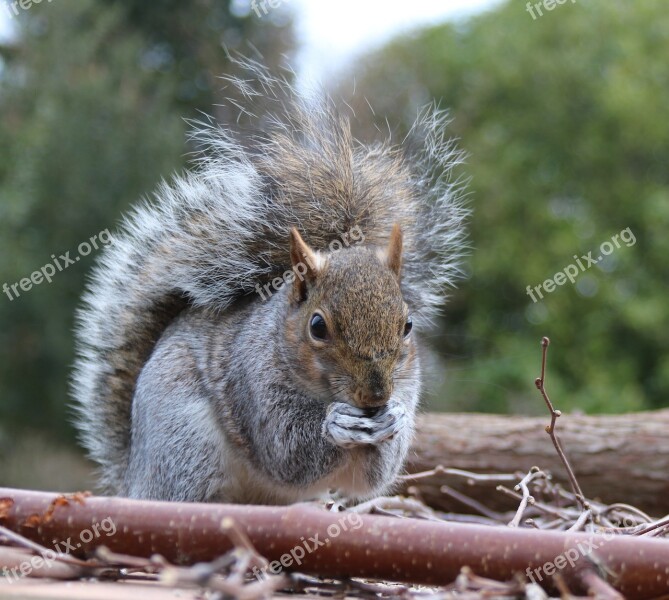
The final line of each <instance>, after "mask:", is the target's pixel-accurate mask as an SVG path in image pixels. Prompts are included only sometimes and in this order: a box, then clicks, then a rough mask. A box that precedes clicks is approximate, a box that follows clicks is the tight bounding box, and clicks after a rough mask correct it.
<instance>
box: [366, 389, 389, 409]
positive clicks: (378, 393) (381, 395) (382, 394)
mask: <svg viewBox="0 0 669 600" xmlns="http://www.w3.org/2000/svg"><path fill="white" fill-rule="evenodd" d="M359 397H360V405H361V406H362V408H375V407H378V406H383V405H384V404H387V403H388V399H389V398H390V393H389V391H388V390H385V389H381V388H377V389H374V390H367V391H364V392H362V393H361V394H360V396H359Z"/></svg>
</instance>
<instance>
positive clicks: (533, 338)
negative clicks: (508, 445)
mask: <svg viewBox="0 0 669 600" xmlns="http://www.w3.org/2000/svg"><path fill="white" fill-rule="evenodd" d="M666 9H667V7H666V3H664V2H663V1H662V0H637V1H635V2H627V1H626V0H590V1H588V2H578V3H575V4H572V3H567V4H565V5H562V6H557V8H556V10H554V11H552V12H547V11H544V15H543V17H540V18H537V19H536V20H533V19H532V17H531V16H530V15H529V13H528V12H526V10H525V3H524V2H517V1H516V0H514V1H509V2H506V3H504V4H503V5H501V6H499V7H497V8H496V9H494V10H492V11H490V12H488V13H484V14H482V15H479V16H477V17H475V18H473V19H470V20H468V21H465V22H459V23H455V24H447V25H442V26H438V27H433V28H431V29H428V30H424V31H419V32H416V33H414V34H410V35H406V36H405V37H403V38H400V39H398V40H396V41H394V42H392V43H390V44H389V45H388V46H387V47H384V48H382V49H381V50H379V51H377V52H375V53H374V54H372V55H371V56H369V57H368V58H367V59H366V60H364V61H363V62H362V64H358V65H357V66H356V87H357V92H356V96H357V97H358V99H357V100H355V99H354V100H352V102H354V104H355V103H356V102H357V104H355V106H356V108H359V109H360V111H361V112H363V111H364V101H363V100H361V98H362V97H367V98H369V99H370V101H371V102H372V104H373V106H374V109H375V111H376V114H377V115H378V116H379V117H378V118H379V120H380V123H378V124H377V125H378V126H380V127H386V125H385V119H386V118H387V119H388V122H390V123H391V124H395V123H401V124H402V125H401V126H400V127H399V131H398V133H399V134H401V133H403V132H404V131H406V129H407V127H408V126H409V125H410V123H411V121H412V119H413V118H414V117H415V114H416V107H417V106H420V105H421V104H425V103H427V102H430V101H431V100H436V101H437V102H438V103H439V104H440V105H441V106H442V107H446V108H449V109H450V111H451V115H452V117H453V122H452V124H451V126H450V132H451V133H452V134H453V135H454V136H456V137H458V138H460V145H461V147H462V148H464V149H465V150H466V151H467V152H468V153H469V159H468V161H467V164H466V166H465V167H464V173H466V175H469V176H471V186H470V190H471V192H472V196H471V206H472V208H473V210H474V215H473V218H472V221H471V233H472V246H473V252H472V255H471V260H470V262H469V266H468V270H469V272H470V274H471V279H469V280H468V281H467V282H466V283H464V284H462V285H461V289H460V290H459V291H458V292H457V293H456V294H455V295H454V297H453V301H452V302H451V303H450V304H449V306H448V308H447V317H446V319H445V320H444V322H443V330H441V331H436V332H435V334H434V341H435V342H436V343H437V345H438V347H439V348H440V349H441V351H442V352H443V354H444V355H446V356H447V357H448V358H449V361H448V364H449V366H450V368H449V369H448V371H447V378H446V382H445V383H444V385H443V388H442V389H441V392H440V394H439V395H438V397H437V398H436V399H434V400H433V403H434V405H435V406H438V407H441V408H458V409H467V410H487V411H507V410H522V411H525V412H528V411H534V410H542V409H543V407H542V405H541V400H540V398H539V396H538V395H537V392H536V390H535V389H534V386H533V380H534V378H535V377H537V376H538V374H539V365H540V356H541V353H540V345H539V341H540V339H541V336H542V335H547V336H549V337H550V338H551V340H552V346H551V351H550V353H549V375H548V377H549V379H548V382H549V389H550V390H552V392H553V395H554V396H555V400H556V402H557V404H558V406H560V407H561V408H563V409H565V408H568V409H582V410H587V411H612V412H617V411H626V410H632V409H641V408H651V407H658V406H665V405H667V404H669V302H667V281H668V277H669V260H668V257H669V235H668V232H669V168H668V164H667V162H668V159H669V121H668V120H667V111H668V110H669V69H667V60H668V58H669V13H668V12H667V10H666ZM345 85H346V83H345V82H343V83H342V87H345ZM381 118H382V119H383V120H382V121H381ZM361 120H362V121H364V119H361ZM628 227H629V228H630V229H631V231H632V233H633V234H634V236H635V237H636V240H637V241H636V243H635V244H633V245H631V246H630V247H627V245H626V244H624V243H623V244H622V245H621V248H619V249H616V250H615V251H614V252H613V253H612V254H611V255H610V256H609V257H608V258H606V259H605V260H604V261H602V262H601V263H600V264H599V265H597V266H592V267H590V268H589V269H588V270H587V271H586V272H583V273H581V274H580V275H579V277H578V278H577V280H576V284H575V285H572V284H571V283H570V282H569V281H567V282H566V284H564V285H562V286H561V287H557V288H556V289H555V291H553V292H552V293H549V294H545V293H544V299H543V300H541V301H539V302H537V303H536V304H535V303H533V302H532V300H531V299H530V297H529V296H528V294H527V292H526V288H527V286H528V285H529V286H531V287H534V286H537V285H539V284H541V283H542V282H544V281H545V280H547V279H549V278H552V277H553V276H554V275H555V273H557V272H558V271H561V270H562V269H564V268H565V267H567V266H568V265H569V264H571V263H574V262H575V260H574V258H573V257H574V255H578V256H581V255H583V254H587V253H588V252H589V251H593V254H592V256H593V257H595V258H596V257H598V255H599V246H600V244H602V243H603V242H606V241H607V240H610V238H611V237H612V236H613V235H615V234H618V233H619V232H620V231H621V230H623V229H625V228H628ZM628 239H629V238H628ZM582 262H583V261H582ZM535 297H537V299H538V296H536V294H535Z"/></svg>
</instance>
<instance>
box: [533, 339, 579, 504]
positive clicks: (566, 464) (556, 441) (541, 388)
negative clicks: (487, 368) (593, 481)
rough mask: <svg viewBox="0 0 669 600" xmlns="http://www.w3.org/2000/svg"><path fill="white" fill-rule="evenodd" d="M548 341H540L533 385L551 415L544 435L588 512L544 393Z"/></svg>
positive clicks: (558, 412)
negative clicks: (539, 372) (548, 437)
mask: <svg viewBox="0 0 669 600" xmlns="http://www.w3.org/2000/svg"><path fill="white" fill-rule="evenodd" d="M550 343H551V342H550V340H549V339H548V338H547V337H543V338H542V339H541V349H542V351H541V377H538V378H537V379H536V380H535V381H534V385H536V386H537V389H538V390H539V392H540V393H541V396H542V397H543V399H544V400H545V402H546V406H547V407H548V410H549V411H550V413H551V424H550V425H548V426H547V427H546V433H548V435H549V436H550V438H551V441H552V442H553V446H555V450H556V451H557V453H558V456H559V457H560V460H561V461H562V464H563V465H564V467H565V469H566V470H567V475H568V477H569V482H570V483H571V487H572V489H573V490H574V495H575V496H576V499H577V500H578V503H579V504H580V505H581V507H582V508H583V510H584V511H585V510H588V508H590V507H589V505H588V503H587V501H586V499H585V496H584V495H583V492H582V491H581V486H580V485H579V484H578V481H577V479H576V475H574V471H573V470H572V468H571V465H570V464H569V461H568V460H567V456H566V454H565V453H564V451H563V450H562V445H561V444H560V440H559V439H558V436H557V434H556V433H555V424H556V421H557V419H558V417H559V416H560V415H561V414H562V413H561V412H560V411H559V410H556V409H555V408H554V407H553V403H552V402H551V401H550V398H549V397H548V394H547V393H546V387H545V386H546V355H547V354H548V345H549V344H550Z"/></svg>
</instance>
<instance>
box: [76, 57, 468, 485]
mask: <svg viewBox="0 0 669 600" xmlns="http://www.w3.org/2000/svg"><path fill="white" fill-rule="evenodd" d="M254 76H255V78H256V80H257V81H258V82H259V83H260V86H261V87H262V89H263V93H264V94H265V95H266V97H267V96H269V97H270V98H271V99H273V100H274V101H275V102H276V103H277V106H279V107H280V108H279V109H278V110H277V114H273V115H265V116H264V117H262V119H260V118H259V119H258V120H259V121H262V123H263V125H262V127H261V131H260V132H259V133H256V134H254V135H250V134H249V135H248V136H245V137H244V138H243V139H242V137H241V136H239V135H235V134H233V133H231V132H229V131H228V130H226V129H224V128H221V127H218V126H212V125H207V126H201V127H200V128H199V129H198V130H197V131H196V132H195V139H196V141H198V142H199V143H200V144H201V145H202V147H203V148H204V150H203V151H202V152H201V153H200V155H199V157H198V158H197V160H196V164H195V167H194V169H193V170H192V171H190V172H188V173H186V174H185V175H179V176H175V177H174V179H173V180H172V182H171V183H166V182H163V183H162V184H161V185H160V186H159V188H158V190H157V191H156V192H155V194H154V196H153V198H152V199H151V200H149V201H146V202H144V203H143V204H142V205H140V206H139V207H137V208H135V210H134V211H133V212H132V214H130V216H128V217H127V218H126V220H125V222H124V224H123V227H122V229H121V231H120V232H119V233H117V234H116V235H115V236H114V244H113V245H111V246H110V247H109V248H107V249H106V250H105V252H104V254H103V255H102V256H101V258H100V260H99V262H98V264H97V266H96V268H95V270H94V272H93V275H92V279H91V281H90V284H89V286H88V289H87V291H86V294H85V296H84V301H83V305H82V307H81V309H80V310H79V312H78V328H77V343H78V360H77V363H76V370H75V376H74V382H73V394H74V397H75V400H76V407H77V412H78V422H77V424H78V427H79V429H80V431H81V433H82V440H83V443H84V445H85V446H86V448H87V449H88V451H89V453H90V456H91V458H92V459H93V460H95V461H96V462H97V463H98V464H99V465H100V466H101V470H102V482H103V485H104V486H105V487H106V488H107V490H108V491H112V492H113V491H115V490H117V489H118V487H119V482H120V481H121V480H122V477H123V473H124V471H125V468H126V465H127V461H128V449H129V442H130V439H129V437H130V417H131V406H132V398H133V394H134V390H135V385H136V382H137V378H138V376H139V373H140V371H141V369H142V367H143V365H144V364H145V363H146V361H147V359H148V357H149V356H150V354H151V352H152V350H153V348H154V346H155V344H156V342H157V340H158V339H159V337H160V335H161V333H162V332H163V331H164V329H165V328H166V327H167V326H168V325H169V323H170V322H171V321H172V320H173V319H174V318H175V317H176V316H177V315H178V314H179V313H180V312H181V311H183V310H184V308H186V307H187V306H200V307H212V308H215V309H218V310H225V309H226V307H229V306H230V305H231V303H234V302H235V301H236V300H238V299H239V298H240V297H242V296H245V295H248V294H253V293H255V290H256V286H257V285H258V284H260V285H261V286H262V285H263V284H264V283H266V282H268V281H271V280H272V279H273V278H275V277H280V276H281V275H282V274H283V273H284V272H285V271H286V270H288V269H290V268H291V260H290V255H289V249H288V245H287V243H286V240H287V239H288V234H289V231H290V229H291V228H292V227H297V228H298V229H299V231H300V233H301V234H302V236H303V238H304V240H305V241H306V242H307V243H308V244H309V246H311V247H312V248H314V249H316V250H318V249H325V248H327V247H328V245H329V244H330V243H331V242H332V241H333V240H336V239H341V235H342V234H343V233H345V232H349V231H350V230H351V229H353V228H358V229H359V230H360V231H361V232H362V234H363V235H364V239H365V243H366V244H370V245H377V244H378V245H381V244H384V245H385V243H386V241H387V237H388V234H389V232H390V230H391V229H392V226H393V224H395V223H399V224H400V225H401V228H402V231H403V233H404V264H403V275H402V293H403V296H404V298H405V300H406V302H407V304H408V305H409V307H410V309H411V312H412V315H413V321H414V324H415V327H416V328H417V329H418V330H420V329H421V328H423V329H424V328H425V326H426V325H427V324H428V323H429V321H430V320H431V318H432V317H433V316H434V315H435V314H436V312H437V311H438V309H439V308H440V306H441V304H442V303H443V301H444V295H445V291H446V289H447V288H448V287H449V286H450V285H451V284H452V283H453V281H454V280H455V279H457V277H458V275H459V260H460V258H461V256H462V250H463V219H464V216H465V212H466V211H465V210H464V209H463V208H462V205H461V203H460V201H459V194H458V191H459V186H458V184H457V182H456V183H453V182H452V181H451V179H450V169H451V168H452V166H453V165H454V164H456V163H457V162H458V161H459V159H460V155H459V154H458V153H457V152H455V151H454V150H453V147H452V145H451V144H450V143H449V142H448V141H447V140H446V139H445V138H444V131H443V127H444V125H445V121H446V119H445V116H444V114H443V113H442V112H440V111H438V110H434V109H431V110H426V111H424V112H423V113H422V114H421V115H419V118H418V120H417V121H416V124H415V126H414V129H413V131H412V136H413V138H415V139H416V140H419V141H420V144H421V149H420V150H419V151H418V152H417V153H415V154H413V155H407V154H405V153H404V152H403V150H402V149H401V148H398V147H396V146H394V145H393V144H392V142H391V141H390V140H388V141H386V142H385V143H378V144H374V145H364V144H361V143H358V142H356V141H355V140H354V139H353V138H352V135H351V131H350V127H349V123H348V120H347V119H346V118H345V117H344V116H342V115H341V114H340V113H339V112H338V110H337V108H336V107H335V104H334V103H333V101H332V100H331V99H329V98H323V99H321V100H319V101H312V102H310V101H308V100H307V99H305V98H303V97H301V96H300V95H299V94H298V93H296V92H295V91H294V90H293V89H292V88H291V87H290V86H289V85H288V84H287V83H286V82H285V81H283V80H277V79H273V78H271V77H269V76H268V75H267V74H266V73H265V72H264V71H262V70H256V71H255V72H254ZM236 85H237V86H238V88H239V89H240V90H241V91H242V92H248V93H247V100H248V102H249V106H251V105H252V104H253V98H254V96H255V95H257V92H253V91H251V90H250V88H249V86H248V83H247V82H241V81H237V82H236ZM249 110H250V109H249Z"/></svg>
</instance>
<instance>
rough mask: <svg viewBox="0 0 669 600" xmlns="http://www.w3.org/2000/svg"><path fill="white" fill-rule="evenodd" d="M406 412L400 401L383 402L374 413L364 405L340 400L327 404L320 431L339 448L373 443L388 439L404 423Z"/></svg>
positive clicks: (400, 428) (402, 426)
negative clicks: (385, 404) (356, 405)
mask: <svg viewBox="0 0 669 600" xmlns="http://www.w3.org/2000/svg"><path fill="white" fill-rule="evenodd" d="M406 419H407V414H406V411H405V409H404V407H402V406H401V405H399V404H397V405H394V406H385V407H383V408H381V409H380V410H379V411H378V412H377V413H376V414H375V415H374V416H369V412H368V411H366V410H365V409H361V408H357V407H355V406H351V405H350V404H345V403H343V402H334V403H333V404H331V405H330V407H328V413H327V416H326V418H325V421H324V422H323V435H324V436H325V438H326V439H328V440H329V441H330V442H331V443H333V444H335V445H336V446H340V447H342V448H354V447H356V446H364V445H376V444H380V443H381V442H385V441H388V440H391V439H392V438H393V437H394V436H395V435H396V434H397V433H398V432H399V431H400V430H402V429H403V428H404V426H405V424H406Z"/></svg>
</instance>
